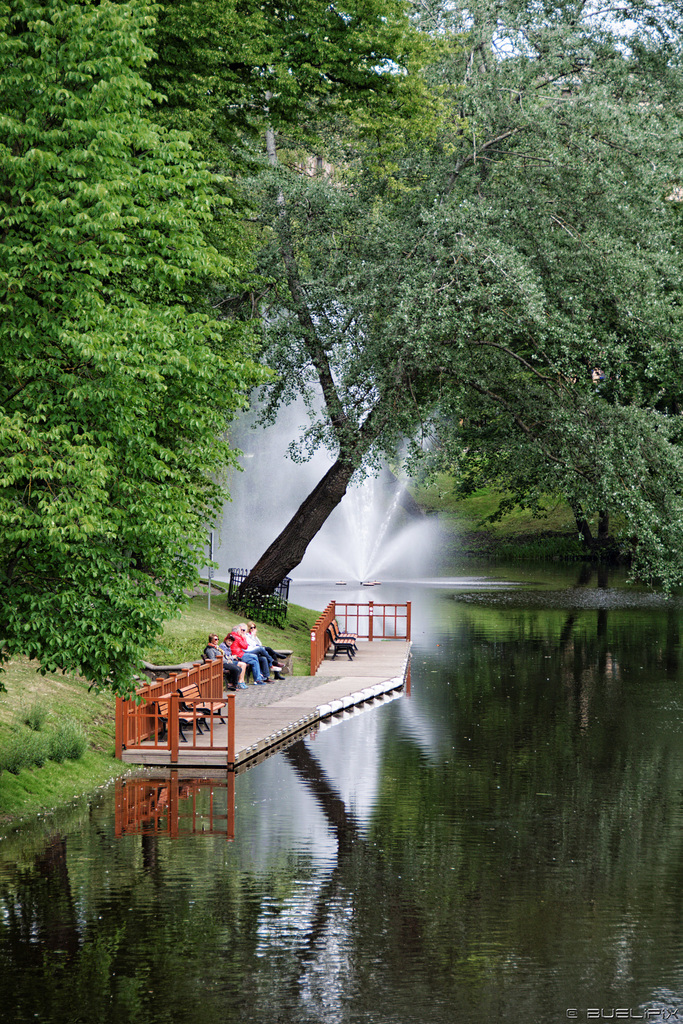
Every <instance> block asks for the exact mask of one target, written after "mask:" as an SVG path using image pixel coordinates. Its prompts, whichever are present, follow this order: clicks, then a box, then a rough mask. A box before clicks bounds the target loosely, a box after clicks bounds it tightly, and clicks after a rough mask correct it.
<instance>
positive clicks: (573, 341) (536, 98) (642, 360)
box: [253, 0, 683, 585]
mask: <svg viewBox="0 0 683 1024" xmlns="http://www.w3.org/2000/svg"><path fill="white" fill-rule="evenodd" d="M427 6H428V5H427ZM423 9H424V8H423ZM621 15H623V22H621V21H616V20H613V19H609V18H607V17H606V16H604V14H602V12H601V11H600V9H599V8H598V7H594V6H592V5H590V4H576V3H567V4H561V5H554V6H553V7H552V8H548V7H546V6H544V5H538V4H535V3H526V2H518V0H515V2H508V3H506V4H503V5H501V4H496V5H490V4H488V3H486V2H484V3H481V4H474V5H469V6H468V7H467V8H466V9H464V8H462V9H461V8H458V7H456V6H454V5H446V6H444V7H441V6H438V7H437V6H436V5H435V6H434V7H433V8H432V9H431V11H429V16H428V17H427V20H426V22H425V23H424V25H425V31H427V32H429V33H432V34H436V36H437V37H438V39H439V47H438V53H437V59H435V60H434V61H433V62H432V64H431V65H430V66H426V67H425V69H424V75H425V81H426V82H427V83H429V85H430V88H431V89H432V91H433V93H434V96H435V106H434V109H438V110H439V111H440V112H441V115H442V117H441V122H440V124H439V126H438V130H437V131H436V132H434V131H433V130H432V128H431V127H430V130H429V131H425V132H424V133H423V135H422V138H421V139H420V140H419V142H416V138H417V135H418V133H417V131H416V130H415V126H414V125H411V126H410V127H409V129H408V130H406V131H405V132H404V133H403V134H402V135H397V134H396V133H395V132H394V134H393V136H392V138H391V140H390V145H391V147H392V158H393V159H392V166H391V168H390V169H385V170H382V168H381V163H380V161H378V160H377V151H378V150H379V149H381V148H382V146H386V145H387V144H388V143H387V140H385V139H382V138H378V139H377V141H376V142H374V141H372V140H370V139H369V138H368V137H367V136H364V137H361V136H360V135H359V134H358V133H356V132H354V130H353V124H352V123H351V120H350V121H349V123H348V124H347V125H346V126H345V127H344V128H343V129H341V128H339V132H340V134H342V135H343V145H339V147H338V150H337V152H338V153H343V159H339V160H338V162H336V163H335V165H334V174H332V175H330V176H329V177H328V179H327V180H325V179H324V178H317V179H313V180H312V179H310V178H305V177H302V176H301V175H299V176H297V175H293V174H291V173H287V171H286V170H285V169H283V168H282V167H280V168H278V169H277V170H276V171H274V172H273V177H272V180H271V182H270V184H269V186H266V185H265V183H264V179H263V178H262V179H261V185H262V196H263V206H262V211H263V213H262V216H263V218H264V221H266V222H267V223H269V224H270V226H271V235H270V239H269V240H268V242H267V244H266V245H264V247H263V251H262V259H263V267H264V271H265V273H266V276H267V277H268V278H269V279H270V280H272V281H273V282H274V284H273V287H272V289H271V292H270V294H269V296H268V303H269V304H268V307H267V308H268V318H267V324H268V329H267V338H268V343H269V348H268V358H269V360H270V362H271V364H272V365H273V366H275V367H276V368H277V369H278V370H279V377H278V380H277V382H276V383H275V384H274V385H273V387H272V389H271V406H270V408H271V411H273V412H274V410H275V408H276V407H277V404H278V403H279V402H281V401H287V400H289V399H292V398H293V397H294V396H295V395H297V394H301V393H303V394H304V395H305V396H306V397H307V398H308V401H309V404H310V407H311V410H312V417H313V418H312V425H311V427H310V429H309V431H308V434H307V435H306V436H307V439H308V441H309V442H310V444H311V446H313V447H315V446H317V445H319V444H320V443H326V444H328V445H329V446H330V448H331V450H332V451H333V452H336V453H337V454H338V458H339V460H341V461H342V462H344V463H345V465H346V466H347V469H348V470H349V473H348V477H350V475H351V473H352V472H353V471H354V470H355V469H357V468H358V467H360V466H362V465H363V464H364V463H365V464H367V463H368V461H372V459H373V457H377V456H378V455H380V454H382V453H386V452H388V451H392V450H394V451H395V445H396V444H397V442H398V441H399V439H401V438H405V437H409V438H411V439H412V443H413V451H412V455H413V459H414V461H417V460H419V459H422V460H424V459H425V458H429V459H430V460H431V461H432V463H433V464H436V465H439V466H441V467H443V466H446V467H448V468H451V469H453V470H454V471H455V472H456V473H459V474H465V476H466V479H467V480H469V481H470V483H471V485H472V486H476V485H477V484H478V483H479V482H481V481H482V480H483V479H488V480H495V481H497V482H499V483H502V484H503V485H505V486H506V487H509V488H511V490H512V492H513V495H514V496H515V498H516V500H519V501H522V502H524V503H526V504H530V505H531V506H532V507H534V506H535V505H536V506H537V505H538V502H539V498H540V495H541V494H542V493H543V492H547V491H548V490H551V491H560V492H561V493H564V494H565V495H566V496H567V497H568V498H569V500H570V501H572V503H574V504H575V505H577V506H579V505H582V506H585V508H586V509H587V510H591V511H597V510H604V509H607V510H612V511H618V512H619V513H620V515H621V516H622V519H623V521H624V522H625V523H626V527H627V531H628V535H629V536H630V537H631V538H632V544H633V553H634V556H635V565H636V568H637V570H638V571H639V572H640V573H641V574H642V575H644V576H646V577H647V578H657V579H659V580H663V581H664V582H666V583H673V582H675V581H677V580H679V579H680V578H681V576H682V575H683V561H681V555H680V552H681V551H682V550H683V546H682V545H681V540H683V537H681V536H680V531H681V526H680V523H681V521H682V519H681V515H680V511H681V508H680V503H681V496H682V495H683V463H682V462H681V457H680V453H679V451H680V450H679V436H680V420H679V416H678V406H677V395H678V390H679V381H680V379H681V310H680V280H681V270H682V269H683V267H682V266H681V252H680V246H679V244H678V236H677V224H676V216H675V207H676V203H675V201H674V198H673V197H674V196H675V195H676V192H675V188H676V186H677V185H678V184H679V182H680V167H681V155H682V154H681V135H680V119H681V112H682V101H683V93H682V91H681V85H682V84H683V80H682V78H681V42H682V40H683V36H682V35H681V19H680V14H679V12H678V11H677V9H676V8H674V7H667V6H666V5H643V4H626V5H625V6H624V7H623V10H622V11H621ZM437 100H438V103H437ZM595 365H599V366H601V368H602V369H604V371H605V374H606V380H605V381H604V383H603V384H602V385H600V387H596V386H594V384H593V382H592V379H591V369H592V367H594V366H595ZM347 479H348V478H347ZM337 490H338V491H339V488H337ZM342 493H343V492H342ZM319 497H320V496H319V494H317V495H316V499H315V500H316V501H317V500H319ZM305 505H306V503H304V506H305ZM304 506H302V509H300V510H299V512H298V513H297V517H298V520H299V522H300V518H301V514H302V511H303V509H304ZM297 517H295V519H296V518H297ZM297 529H299V527H297ZM291 541H292V538H291V537H290V536H289V533H288V531H287V530H285V531H284V533H283V535H282V536H281V538H279V539H278V540H277V541H276V542H275V543H274V545H273V548H274V549H279V551H280V554H281V555H282V558H281V560H280V563H279V568H280V569H282V568H285V567H286V565H287V559H288V552H287V551H286V550H285V548H287V547H291ZM273 554H274V551H273V550H271V551H269V553H268V558H269V560H270V561H271V562H272V556H273ZM294 564H296V562H291V561H290V564H289V568H291V567H292V566H293V565H294ZM256 570H257V571H256V573H255V575H254V579H253V582H254V583H258V582H261V581H262V582H264V583H267V584H268V585H269V584H270V580H269V579H266V577H265V575H263V576H262V580H259V579H258V578H257V577H258V576H259V574H260V573H261V566H260V564H259V566H257V567H256ZM269 571H270V570H269ZM273 572H274V570H273Z"/></svg>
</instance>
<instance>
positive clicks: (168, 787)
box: [116, 770, 235, 839]
mask: <svg viewBox="0 0 683 1024" xmlns="http://www.w3.org/2000/svg"><path fill="white" fill-rule="evenodd" d="M197 833H205V834H207V835H223V836H225V838H226V839H234V838H235V775H234V772H226V771H223V772H221V773H220V774H217V775H215V777H212V778H209V777H206V776H205V775H204V773H202V772H199V773H195V774H193V773H192V772H191V770H190V771H185V772H177V771H172V772H165V773H164V774H154V773H151V774H149V775H146V776H145V777H144V778H123V779H117V780H116V835H117V836H122V835H142V836H170V837H171V838H177V837H178V836H182V835H196V834H197Z"/></svg>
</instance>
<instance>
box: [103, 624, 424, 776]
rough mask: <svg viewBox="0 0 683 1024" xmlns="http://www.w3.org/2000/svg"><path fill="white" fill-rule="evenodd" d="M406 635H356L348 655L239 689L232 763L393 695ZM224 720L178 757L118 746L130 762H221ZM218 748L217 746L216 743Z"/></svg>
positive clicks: (404, 662) (403, 675) (406, 652)
mask: <svg viewBox="0 0 683 1024" xmlns="http://www.w3.org/2000/svg"><path fill="white" fill-rule="evenodd" d="M409 664H410V641H407V640H375V641H374V642H364V641H362V640H359V642H358V653H357V655H356V657H355V658H354V659H353V661H349V660H348V658H347V657H346V656H343V657H342V656H341V655H337V657H336V659H335V660H334V661H332V660H331V658H329V657H328V658H326V659H325V660H324V661H323V662H322V663H321V664H320V665H319V667H318V669H317V671H316V674H315V675H314V676H313V675H312V676H285V678H284V679H283V680H281V681H278V682H275V683H272V684H266V685H264V686H254V685H249V686H247V689H246V690H238V692H237V693H236V694H235V697H234V701H233V700H231V701H230V703H231V704H232V706H233V707H234V729H235V744H234V750H235V761H234V765H235V768H240V767H241V768H244V767H248V765H249V764H250V763H254V762H256V761H259V760H261V759H262V758H263V757H265V756H267V755H268V754H271V753H275V752H277V750H280V749H282V748H284V747H286V746H289V744H290V743H292V742H295V741H296V740H297V739H301V738H303V737H304V736H306V735H308V734H310V733H311V732H314V731H316V729H318V728H319V727H320V724H321V723H323V722H325V721H333V720H334V717H335V716H341V715H343V714H344V712H347V711H349V710H350V709H352V708H354V707H360V706H365V705H370V704H373V703H376V704H379V703H381V702H382V701H384V700H386V699H387V697H388V696H390V695H395V694H396V691H398V690H400V689H401V688H402V687H403V686H404V685H405V684H406V682H407V681H408V680H409ZM226 736H227V725H220V724H218V722H216V723H215V725H214V729H213V734H212V736H209V735H205V736H199V735H197V736H196V737H195V739H194V741H193V743H192V744H191V745H190V744H188V749H185V750H184V749H183V746H184V744H183V743H180V744H179V747H178V758H177V760H173V761H172V760H171V759H170V756H169V751H168V750H164V749H161V748H159V747H158V746H157V747H154V746H153V745H152V744H151V743H150V746H149V749H145V744H144V743H143V744H142V745H141V746H137V747H136V749H134V750H127V749H125V748H124V749H123V751H122V754H121V758H122V760H123V761H125V762H128V763H130V764H143V765H157V766H161V765H164V766H169V767H173V768H179V767H196V768H198V767H207V768H218V767H225V766H226V753H225V747H226V745H227V744H226ZM221 748H222V749H221Z"/></svg>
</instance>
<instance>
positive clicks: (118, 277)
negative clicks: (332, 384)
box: [0, 0, 262, 692]
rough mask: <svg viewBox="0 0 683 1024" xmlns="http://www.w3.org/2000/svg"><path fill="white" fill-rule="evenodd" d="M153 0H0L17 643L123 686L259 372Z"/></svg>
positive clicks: (6, 471) (3, 300)
mask: <svg viewBox="0 0 683 1024" xmlns="http://www.w3.org/2000/svg"><path fill="white" fill-rule="evenodd" d="M152 26H153V15H152V7H151V5H149V4H147V3H145V2H140V0H136V2H134V3H113V2H111V3H110V2H107V0H86V2H71V0H10V2H5V3H1V4H0V53H1V54H2V68H3V73H2V76H1V77H0V115H1V116H0V160H1V161H2V188H1V189H0V224H1V230H0V288H1V297H0V308H1V312H2V320H1V325H0V402H1V407H0V538H1V540H0V544H1V547H0V638H1V639H0V659H1V660H2V661H5V660H6V659H7V658H8V657H10V656H12V655H14V654H17V653H21V654H25V655H28V656H29V657H34V658H37V659H39V660H40V662H41V664H42V666H43V667H44V668H45V669H50V670H57V669H69V670H80V671H81V672H83V673H84V675H85V676H86V677H87V678H89V679H91V680H93V681H94V682H95V683H97V684H98V685H111V686H113V687H114V688H115V689H117V690H119V691H121V692H125V691H126V690H127V688H128V687H129V686H130V685H131V679H132V674H133V672H134V671H135V669H136V668H137V666H138V665H139V662H140V655H141V651H142V650H143V649H144V647H145V646H146V645H148V644H149V643H150V642H151V640H152V639H153V638H154V637H155V635H156V634H157V632H158V630H159V628H160V625H161V623H162V621H163V619H164V618H165V617H167V616H168V615H171V614H173V613H174V611H175V610H176V609H177V608H178V606H179V604H180V603H181V602H182V601H183V600H184V590H185V588H187V587H188V586H192V585H193V584H194V582H195V581H196V580H197V576H198V563H199V562H200V561H201V560H202V553H203V547H204V539H205V536H206V533H205V530H206V527H207V523H208V522H210V521H211V519H212V517H213V516H214V515H215V513H216V511H217V509H218V508H219V507H220V506H221V505H222V502H223V500H224V492H223V490H222V488H221V486H220V480H219V478H220V470H221V468H222V467H224V466H225V465H226V464H227V463H229V462H230V460H231V459H232V453H231V450H230V448H229V446H228V444H227V443H226V442H225V440H224V438H225V431H226V426H227V424H228V422H229V421H230V419H231V417H232V415H233V414H234V412H235V410H236V409H237V408H239V407H240V405H241V403H242V402H243V400H244V395H245V393H246V391H247V390H248V388H249V387H251V386H253V384H254V383H256V382H258V381H259V380H260V379H262V374H261V371H260V370H258V368H257V367H256V366H255V365H254V364H253V363H252V362H251V361H250V357H249V352H248V350H247V346H246V336H245V334H244V332H243V330H242V329H239V328H237V327H233V326H232V325H231V323H230V322H229V321H227V320H226V321H218V320H217V319H216V318H215V316H214V315H213V314H212V311H211V310H210V308H206V307H205V302H206V299H205V296H206V295H208V294H209V293H210V291H211V289H212V287H213V285H214V282H215V281H217V280H221V281H229V280H231V279H232V278H234V275H235V270H236V268H235V267H234V266H233V265H231V264H230V262H229V261H228V260H227V259H226V258H224V257H220V256H219V255H218V254H217V252H216V251H215V250H214V249H212V248H211V246H209V245H208V244H207V243H206V241H205V238H204V229H205V226H206V225H207V224H208V223H210V222H211V221H212V220H213V219H214V218H215V217H216V216H218V215H219V211H217V210H216V206H215V204H216V201H217V200H216V197H217V196H218V195H219V193H220V188H219V187H218V183H217V182H216V179H215V177H214V176H213V175H212V174H210V173H209V172H208V171H207V170H206V169H205V168H204V167H203V165H202V164H201V163H200V161H199V160H198V158H197V156H196V154H195V153H194V152H193V151H192V149H191V147H190V145H189V143H188V141H187V139H186V138H185V137H183V136H182V135H179V134H177V133H173V132H166V131H165V130H163V129H160V128H159V127H157V126H155V124H154V123H153V122H152V121H151V120H150V118H149V110H150V104H151V101H152V99H153V94H152V92H151V89H150V86H149V85H148V84H147V83H146V81H145V80H144V78H143V77H142V72H143V71H144V69H145V67H146V64H147V63H148V61H149V60H150V59H151V57H152V52H151V50H150V49H149V48H148V39H149V34H150V31H151V28H152Z"/></svg>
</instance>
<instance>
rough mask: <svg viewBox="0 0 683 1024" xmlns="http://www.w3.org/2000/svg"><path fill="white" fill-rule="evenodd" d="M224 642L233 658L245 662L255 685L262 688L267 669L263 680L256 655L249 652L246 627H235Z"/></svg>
mask: <svg viewBox="0 0 683 1024" xmlns="http://www.w3.org/2000/svg"><path fill="white" fill-rule="evenodd" d="M225 642H226V644H228V643H229V644H230V651H231V653H232V654H233V655H234V657H235V658H239V660H240V661H244V662H246V664H247V665H248V666H249V668H250V669H251V674H252V675H253V677H254V682H255V683H256V685H257V686H262V685H263V684H264V683H265V682H266V679H267V674H268V671H269V669H268V670H267V672H266V677H265V678H264V676H263V672H262V671H261V664H260V661H259V657H258V655H257V654H255V653H254V652H253V651H250V650H249V641H248V640H247V629H246V625H239V626H235V627H234V628H233V631H232V633H228V635H227V636H226V638H225Z"/></svg>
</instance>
